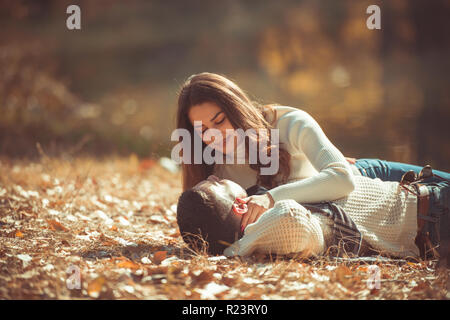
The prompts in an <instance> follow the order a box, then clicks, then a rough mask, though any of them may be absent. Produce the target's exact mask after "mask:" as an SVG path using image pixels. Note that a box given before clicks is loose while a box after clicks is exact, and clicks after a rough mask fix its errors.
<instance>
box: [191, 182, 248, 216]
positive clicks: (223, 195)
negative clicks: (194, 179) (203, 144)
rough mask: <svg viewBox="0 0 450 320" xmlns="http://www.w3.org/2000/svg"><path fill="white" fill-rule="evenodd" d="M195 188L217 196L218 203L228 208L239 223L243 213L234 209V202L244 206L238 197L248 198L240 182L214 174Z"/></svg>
mask: <svg viewBox="0 0 450 320" xmlns="http://www.w3.org/2000/svg"><path fill="white" fill-rule="evenodd" d="M193 189H200V190H203V191H205V192H207V193H208V194H211V195H213V196H214V197H215V199H216V201H217V204H218V205H220V206H223V207H224V208H226V210H227V211H228V212H229V213H230V215H231V216H232V219H233V220H235V221H236V222H237V220H239V223H240V221H241V219H242V214H238V213H236V212H235V211H234V210H233V204H235V203H236V204H235V205H236V206H238V205H239V206H240V208H241V209H242V208H243V206H244V207H245V206H246V205H242V204H239V203H237V202H236V198H246V197H247V192H246V191H245V189H243V188H242V187H241V186H240V185H239V184H237V183H236V182H233V181H231V180H228V179H220V178H218V177H216V176H214V175H210V176H209V177H208V178H207V179H206V180H203V181H200V182H199V183H197V184H196V185H195V186H194V187H193Z"/></svg>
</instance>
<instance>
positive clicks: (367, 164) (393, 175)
mask: <svg viewBox="0 0 450 320" xmlns="http://www.w3.org/2000/svg"><path fill="white" fill-rule="evenodd" d="M355 165H356V167H357V168H358V170H359V172H361V174H362V175H363V176H366V177H370V178H373V179H375V178H379V179H380V180H382V181H398V182H400V180H401V179H402V176H403V174H405V172H408V171H409V170H413V171H414V172H415V173H416V174H417V175H418V174H419V172H420V170H422V168H423V167H420V166H415V165H412V164H407V163H401V162H394V161H386V160H380V159H358V160H356V163H355ZM433 173H435V174H437V175H438V176H440V177H442V178H444V179H447V180H450V173H447V172H444V171H439V170H434V169H433ZM440 181H442V179H439V178H437V177H432V178H429V179H426V181H424V182H428V183H431V182H440Z"/></svg>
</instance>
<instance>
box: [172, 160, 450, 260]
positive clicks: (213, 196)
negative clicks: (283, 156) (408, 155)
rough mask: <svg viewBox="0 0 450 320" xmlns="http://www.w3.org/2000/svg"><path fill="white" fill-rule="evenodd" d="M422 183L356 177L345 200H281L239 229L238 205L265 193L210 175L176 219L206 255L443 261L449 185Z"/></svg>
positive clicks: (186, 198)
mask: <svg viewBox="0 0 450 320" xmlns="http://www.w3.org/2000/svg"><path fill="white" fill-rule="evenodd" d="M427 169H428V168H425V170H424V172H425V174H429V172H430V171H429V170H427ZM427 171H428V172H427ZM422 177H424V179H422V180H419V181H420V183H417V181H416V182H413V180H415V179H411V180H409V181H407V180H408V175H406V177H405V178H404V181H402V183H399V182H394V181H381V180H380V179H372V178H368V177H364V176H356V177H355V189H354V190H353V191H352V192H351V193H350V194H349V195H348V196H346V197H343V198H341V199H338V200H335V201H332V202H320V203H315V204H300V203H298V202H296V201H294V200H292V199H286V200H280V201H277V202H276V203H275V205H274V206H273V207H272V208H270V209H269V210H267V211H265V212H264V213H263V214H262V215H261V216H260V217H259V218H258V219H257V221H256V222H254V223H252V224H250V225H248V226H247V227H246V228H245V230H244V231H242V229H241V220H242V214H243V213H245V209H246V207H245V203H242V200H241V201H240V199H243V198H246V197H247V196H250V195H252V194H264V193H265V192H267V189H265V188H263V187H260V186H257V185H255V186H253V187H251V188H249V189H247V190H244V189H243V188H242V187H241V186H240V185H238V184H237V183H235V182H233V181H231V180H228V179H219V178H217V177H215V176H210V177H208V179H207V180H204V181H201V182H200V183H198V184H197V185H196V186H194V187H193V188H191V189H189V190H187V191H184V192H183V193H182V194H181V196H180V198H179V201H178V208H177V221H178V225H179V228H180V232H181V234H182V236H183V239H184V241H185V242H186V243H187V244H188V245H189V246H191V247H192V248H194V249H204V248H206V249H207V252H208V253H211V254H224V255H226V256H236V255H238V256H247V255H251V254H252V253H255V252H260V253H267V254H291V253H299V254H300V255H301V256H303V257H310V256H316V255H322V254H336V255H341V254H346V255H348V256H352V255H354V256H362V255H368V254H372V253H377V254H384V255H388V256H393V257H401V258H405V257H422V258H438V257H439V256H440V257H441V258H442V259H446V257H447V254H448V240H449V230H450V225H449V207H450V184H449V181H445V180H442V181H440V182H430V181H436V179H435V178H433V177H430V176H429V175H428V178H427V177H426V175H425V176H424V174H423V173H422ZM411 182H412V183H411Z"/></svg>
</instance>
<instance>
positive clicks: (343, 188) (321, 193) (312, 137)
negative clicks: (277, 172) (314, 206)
mask: <svg viewBox="0 0 450 320" xmlns="http://www.w3.org/2000/svg"><path fill="white" fill-rule="evenodd" d="M274 108H275V110H276V118H275V120H276V121H275V123H274V127H275V128H276V129H279V142H280V143H283V145H282V147H283V148H284V149H285V150H287V151H288V152H289V153H290V155H291V161H290V166H291V173H290V176H289V180H288V183H286V184H281V185H278V186H277V187H275V188H273V189H271V190H269V193H270V195H271V196H272V197H273V199H274V200H275V201H279V200H283V199H293V200H296V201H298V202H303V203H312V202H319V201H331V200H335V199H338V198H342V197H344V196H346V195H348V194H349V193H350V192H351V191H352V190H353V189H354V182H353V176H354V174H356V175H358V174H359V172H358V170H357V169H356V167H352V166H350V165H349V163H348V162H347V161H346V160H345V158H344V156H343V155H342V153H341V152H340V151H339V150H338V149H337V148H336V147H335V146H334V145H333V144H332V143H331V142H330V141H329V140H328V138H327V137H326V135H325V133H324V132H323V131H322V129H321V127H320V126H319V124H318V123H317V122H316V121H315V120H314V119H313V118H312V117H311V116H310V115H309V114H308V113H306V112H305V111H302V110H300V109H296V108H293V107H288V106H276V107H274ZM267 120H268V121H269V122H271V121H272V120H274V119H273V117H272V115H271V114H270V113H269V115H268V119H267ZM213 173H214V174H215V175H216V176H218V177H220V178H223V179H230V180H232V181H234V182H236V183H238V184H240V185H241V186H242V187H243V188H245V189H247V188H248V187H250V186H252V185H255V184H256V178H257V172H256V171H254V170H252V169H251V168H250V166H249V164H248V163H247V164H216V165H215V168H214V171H213ZM277 182H278V184H280V183H279V181H277Z"/></svg>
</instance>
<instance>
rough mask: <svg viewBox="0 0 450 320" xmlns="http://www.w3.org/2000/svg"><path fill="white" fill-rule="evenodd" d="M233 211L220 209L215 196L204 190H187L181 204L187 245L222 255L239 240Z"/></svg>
mask: <svg viewBox="0 0 450 320" xmlns="http://www.w3.org/2000/svg"><path fill="white" fill-rule="evenodd" d="M229 209H230V208H228V209H227V208H223V207H221V206H219V205H218V204H217V202H216V201H215V198H214V196H213V195H211V194H209V193H207V192H205V191H203V190H200V189H189V190H186V191H184V192H183V193H182V194H181V196H180V197H179V199H178V205H177V222H178V227H179V228H180V233H181V236H182V237H183V240H184V242H186V243H187V244H188V245H189V247H191V248H192V249H194V250H205V249H206V252H207V253H209V254H222V253H223V250H225V248H226V247H227V246H228V245H229V244H232V243H233V242H234V241H236V240H237V238H238V231H237V230H239V225H238V224H236V220H235V219H234V220H233V219H232V217H231V215H230V212H229V211H228V210H229ZM227 244H228V245H227Z"/></svg>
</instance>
